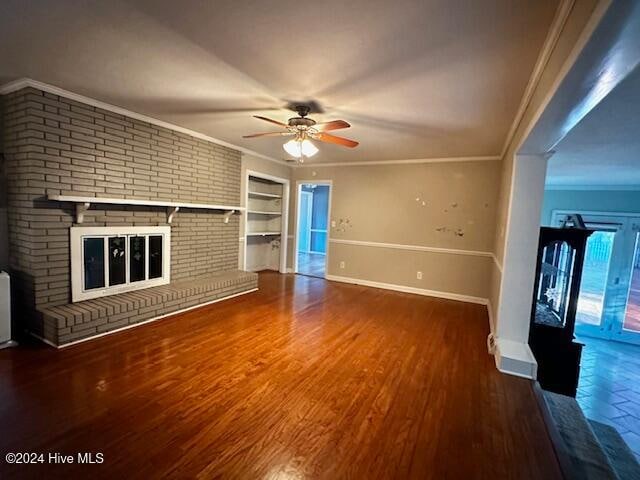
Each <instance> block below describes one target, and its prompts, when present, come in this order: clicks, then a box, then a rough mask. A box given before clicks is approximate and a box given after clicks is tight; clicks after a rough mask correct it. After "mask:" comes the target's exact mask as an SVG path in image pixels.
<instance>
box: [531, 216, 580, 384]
mask: <svg viewBox="0 0 640 480" xmlns="http://www.w3.org/2000/svg"><path fill="white" fill-rule="evenodd" d="M591 233H592V231H591V230H585V229H578V228H548V227H543V228H541V229H540V241H539V244H538V256H537V266H536V276H535V283H534V289H533V304H532V308H531V328H530V331H529V346H530V347H531V351H532V352H533V355H534V356H535V358H536V361H537V362H538V381H539V382H540V385H541V386H542V388H543V389H545V390H549V391H552V392H556V393H561V394H563V395H569V396H575V394H576V389H577V387H578V376H579V371H580V356H581V354H582V345H581V344H580V343H577V342H576V341H575V337H574V328H575V317H576V309H577V304H578V295H579V293H580V281H581V278H582V266H583V262H584V253H585V249H586V242H587V238H588V237H589V235H591Z"/></svg>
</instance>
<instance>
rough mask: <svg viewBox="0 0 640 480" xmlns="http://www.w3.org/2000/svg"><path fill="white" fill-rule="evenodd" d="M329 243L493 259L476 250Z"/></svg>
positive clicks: (348, 242) (372, 243)
mask: <svg viewBox="0 0 640 480" xmlns="http://www.w3.org/2000/svg"><path fill="white" fill-rule="evenodd" d="M329 243H339V244H344V245H358V246H363V247H378V248H391V249H396V250H411V251H417V252H432V253H443V254H450V255H468V256H473V257H494V255H493V253H492V252H482V251H478V250H461V249H456V248H441V247H427V246H422V245H403V244H399V243H382V242H366V241H362V240H344V239H338V238H330V239H329Z"/></svg>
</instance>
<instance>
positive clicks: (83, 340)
mask: <svg viewBox="0 0 640 480" xmlns="http://www.w3.org/2000/svg"><path fill="white" fill-rule="evenodd" d="M257 291H258V289H257V288H252V289H251V290H247V291H245V292H240V293H234V294H232V295H227V296H226V297H222V298H216V299H215V300H211V301H210V302H204V303H199V304H198V305H194V306H192V307H187V308H183V309H181V310H176V311H175V312H171V313H165V314H164V315H160V316H158V317H153V318H150V319H149V320H144V321H142V322H138V323H134V324H132V325H126V326H124V327H120V328H116V329H115V330H109V331H108V332H104V333H99V334H97V335H93V336H91V337H87V338H81V339H80V340H75V341H73V342H69V343H65V344H63V345H56V344H55V343H53V342H51V341H49V340H47V339H46V338H42V337H41V336H40V335H37V334H35V333H33V332H29V334H30V335H31V336H32V337H34V338H37V339H38V340H40V341H42V342H44V343H46V344H47V345H50V346H52V347H55V348H57V349H58V350H62V349H63V348H67V347H71V346H73V345H78V344H79V343H84V342H88V341H90V340H95V339H96V338H100V337H106V336H107V335H111V334H112V333H118V332H122V331H123V330H129V329H130V328H135V327H139V326H140V325H144V324H146V323H151V322H155V321H156V320H161V319H163V318H166V317H171V316H172V315H178V314H180V313H185V312H188V311H189V310H195V309H196V308H200V307H206V306H207V305H211V304H213V303H218V302H222V301H224V300H229V299H230V298H234V297H239V296H240V295H246V294H247V293H253V292H257Z"/></svg>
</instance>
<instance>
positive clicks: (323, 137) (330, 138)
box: [315, 132, 359, 148]
mask: <svg viewBox="0 0 640 480" xmlns="http://www.w3.org/2000/svg"><path fill="white" fill-rule="evenodd" d="M315 138H316V139H317V140H320V141H321V142H327V143H335V144H336V145H342V146H343V147H349V148H353V147H357V146H358V145H359V143H358V142H356V141H354V140H349V139H348V138H342V137H336V136H335V135H331V134H330V133H322V132H320V133H318V135H316V137H315Z"/></svg>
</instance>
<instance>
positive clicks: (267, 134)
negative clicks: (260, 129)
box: [242, 132, 295, 138]
mask: <svg viewBox="0 0 640 480" xmlns="http://www.w3.org/2000/svg"><path fill="white" fill-rule="evenodd" d="M285 135H295V134H294V133H293V132H266V133H253V134H251V135H243V136H242V138H255V137H282V136H285Z"/></svg>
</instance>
